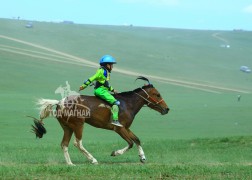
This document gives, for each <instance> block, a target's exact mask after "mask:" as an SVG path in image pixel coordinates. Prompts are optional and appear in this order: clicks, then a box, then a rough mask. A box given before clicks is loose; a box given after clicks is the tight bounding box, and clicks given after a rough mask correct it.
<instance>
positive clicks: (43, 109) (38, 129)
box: [28, 99, 59, 138]
mask: <svg viewBox="0 0 252 180" xmlns="http://www.w3.org/2000/svg"><path fill="white" fill-rule="evenodd" d="M58 103H59V101H58V100H51V99H39V100H38V101H37V105H39V110H40V112H39V116H40V119H37V118H34V117H32V116H28V117H31V118H33V122H34V125H32V132H33V133H35V135H36V137H39V138H42V137H43V135H44V134H46V129H45V127H44V124H43V122H42V120H43V119H45V118H47V117H48V116H50V114H52V113H53V106H55V105H57V104H58Z"/></svg>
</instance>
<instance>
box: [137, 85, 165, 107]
mask: <svg viewBox="0 0 252 180" xmlns="http://www.w3.org/2000/svg"><path fill="white" fill-rule="evenodd" d="M141 90H142V91H143V92H144V93H145V94H146V95H147V97H144V96H142V95H141V94H138V93H136V92H135V94H137V95H138V96H139V97H141V98H142V99H144V100H145V101H147V103H148V104H147V106H149V105H150V104H152V105H153V106H157V105H158V104H160V103H161V102H163V101H164V99H163V98H162V99H161V100H160V101H157V100H156V99H154V98H153V97H151V96H150V95H149V94H148V93H147V92H146V91H145V90H144V89H143V88H141ZM150 100H152V101H154V103H153V102H151V101H150Z"/></svg>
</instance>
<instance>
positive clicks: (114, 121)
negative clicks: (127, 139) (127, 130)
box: [111, 120, 123, 127]
mask: <svg viewBox="0 0 252 180" xmlns="http://www.w3.org/2000/svg"><path fill="white" fill-rule="evenodd" d="M111 124H113V125H115V126H118V127H123V125H121V123H120V122H119V121H118V120H117V121H116V120H113V121H112V122H111Z"/></svg>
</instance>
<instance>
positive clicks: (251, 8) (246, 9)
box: [243, 4, 252, 13]
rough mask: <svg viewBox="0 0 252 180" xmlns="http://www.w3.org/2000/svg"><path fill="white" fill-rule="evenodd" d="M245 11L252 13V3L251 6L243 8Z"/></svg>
mask: <svg viewBox="0 0 252 180" xmlns="http://www.w3.org/2000/svg"><path fill="white" fill-rule="evenodd" d="M243 12H245V13H252V4H251V5H249V6H247V7H245V8H244V9H243Z"/></svg>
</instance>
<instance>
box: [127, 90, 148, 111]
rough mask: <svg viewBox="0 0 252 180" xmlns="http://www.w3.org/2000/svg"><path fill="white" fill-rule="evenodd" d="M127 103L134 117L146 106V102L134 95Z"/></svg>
mask: <svg viewBox="0 0 252 180" xmlns="http://www.w3.org/2000/svg"><path fill="white" fill-rule="evenodd" d="M125 102H126V104H127V106H128V108H130V110H131V111H132V113H133V114H134V115H136V114H137V113H138V112H139V111H140V110H141V108H142V107H143V105H144V100H143V99H142V98H141V97H139V96H138V95H137V94H133V95H132V97H131V98H127V99H126V100H125Z"/></svg>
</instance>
